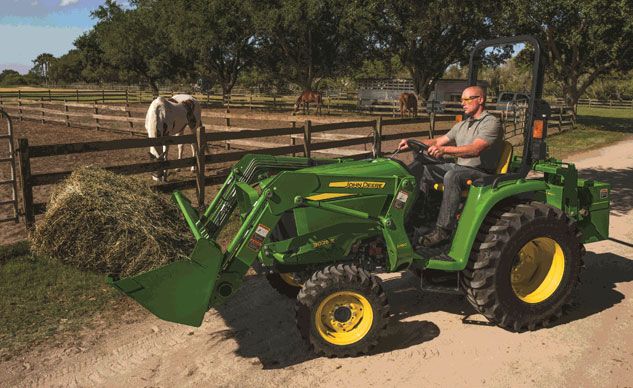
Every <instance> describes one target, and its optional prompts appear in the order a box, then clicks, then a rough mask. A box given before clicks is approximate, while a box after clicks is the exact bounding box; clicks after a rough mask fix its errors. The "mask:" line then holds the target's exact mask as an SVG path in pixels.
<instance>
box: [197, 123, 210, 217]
mask: <svg viewBox="0 0 633 388" xmlns="http://www.w3.org/2000/svg"><path fill="white" fill-rule="evenodd" d="M206 139H207V138H206V133H205V130H204V126H200V127H198V128H197V129H196V169H197V171H196V194H197V197H198V209H203V208H204V188H205V185H204V183H205V182H204V181H205V177H204V172H205V164H204V163H205V158H206V149H207V140H206Z"/></svg>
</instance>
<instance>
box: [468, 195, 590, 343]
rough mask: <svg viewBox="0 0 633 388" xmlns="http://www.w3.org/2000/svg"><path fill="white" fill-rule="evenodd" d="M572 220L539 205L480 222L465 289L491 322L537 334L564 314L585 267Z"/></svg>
mask: <svg viewBox="0 0 633 388" xmlns="http://www.w3.org/2000/svg"><path fill="white" fill-rule="evenodd" d="M580 241H582V240H581V235H580V232H579V231H578V229H577V227H576V224H575V222H574V221H573V220H570V219H569V218H567V216H566V215H565V213H563V212H562V211H561V210H559V209H557V208H554V207H552V206H548V205H546V204H543V203H540V202H530V203H522V204H514V205H508V206H505V207H502V208H500V209H494V210H493V211H491V212H490V214H488V216H487V217H486V218H485V220H484V222H483V223H482V227H481V230H480V232H479V234H478V235H477V239H476V242H475V244H474V246H473V250H472V253H471V257H470V260H469V262H468V264H467V266H466V269H464V271H462V276H461V286H462V289H463V290H464V292H465V294H466V298H467V299H468V301H469V302H470V303H471V304H472V305H473V307H474V308H475V309H476V310H477V311H478V312H479V313H481V314H482V315H484V316H485V317H486V318H487V319H488V320H489V321H491V322H494V323H496V324H497V325H499V326H501V327H503V328H506V329H509V330H512V331H517V332H520V331H524V330H525V329H528V330H535V329H537V328H538V327H540V326H548V325H549V323H550V321H552V320H553V319H555V318H558V317H560V316H561V315H562V310H563V306H564V305H566V304H568V303H569V302H570V300H571V297H572V292H573V290H574V287H575V286H576V285H577V283H578V277H579V274H580V269H581V266H582V259H581V256H582V254H583V253H584V247H583V246H582V244H581V242H580Z"/></svg>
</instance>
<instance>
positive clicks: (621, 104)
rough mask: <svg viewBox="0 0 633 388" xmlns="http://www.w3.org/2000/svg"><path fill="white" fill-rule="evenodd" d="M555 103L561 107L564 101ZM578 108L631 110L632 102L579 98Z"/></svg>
mask: <svg viewBox="0 0 633 388" xmlns="http://www.w3.org/2000/svg"><path fill="white" fill-rule="evenodd" d="M555 103H556V104H560V105H563V104H565V100H564V99H562V98H557V99H555ZM578 106H588V107H591V108H607V109H633V100H598V99H595V98H581V99H579V100H578Z"/></svg>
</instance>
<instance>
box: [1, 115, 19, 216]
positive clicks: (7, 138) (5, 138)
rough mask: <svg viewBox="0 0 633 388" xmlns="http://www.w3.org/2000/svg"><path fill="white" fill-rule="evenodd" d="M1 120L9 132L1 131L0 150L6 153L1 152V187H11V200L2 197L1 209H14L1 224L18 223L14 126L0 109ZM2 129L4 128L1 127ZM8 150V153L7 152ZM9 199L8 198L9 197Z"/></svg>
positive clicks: (3, 191)
mask: <svg viewBox="0 0 633 388" xmlns="http://www.w3.org/2000/svg"><path fill="white" fill-rule="evenodd" d="M0 120H2V121H6V125H7V131H6V133H5V132H4V131H0V149H4V150H5V151H0V168H1V170H0V171H2V174H1V175H0V186H3V187H4V186H10V191H11V198H10V199H8V198H2V196H4V194H2V196H0V207H2V208H5V207H6V206H12V207H13V216H12V217H11V216H8V217H3V218H0V222H7V221H14V222H16V223H17V222H18V221H19V219H18V195H17V193H18V184H17V180H16V173H15V156H16V152H15V148H14V146H13V125H12V123H11V117H9V115H8V114H7V113H6V112H5V111H4V110H2V109H0ZM0 127H3V126H2V125H0ZM5 144H6V145H8V149H7V148H4V147H5ZM6 150H8V153H7V152H6ZM6 165H9V174H8V175H9V179H7V177H6V176H5V171H6V168H3V167H4V166H6ZM5 192H6V190H4V189H3V190H2V191H0V193H5ZM7 197H8V196H7ZM3 213H4V212H3Z"/></svg>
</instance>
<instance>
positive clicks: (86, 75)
mask: <svg viewBox="0 0 633 388" xmlns="http://www.w3.org/2000/svg"><path fill="white" fill-rule="evenodd" d="M74 44H75V47H77V50H79V58H80V61H81V67H82V69H81V74H80V79H81V80H82V81H84V82H89V83H98V84H100V83H104V82H112V81H119V79H120V78H119V73H118V71H117V70H116V69H115V67H114V66H113V65H112V64H111V63H110V62H109V60H108V58H107V57H106V54H105V53H104V52H103V50H102V49H101V46H100V45H99V37H98V35H97V32H96V30H95V29H92V30H90V31H88V32H86V33H85V34H83V35H81V36H80V37H79V38H77V39H76V40H75V42H74Z"/></svg>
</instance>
